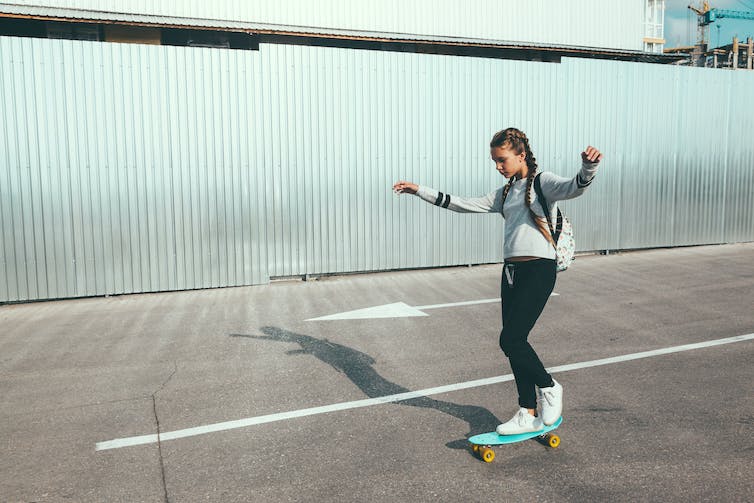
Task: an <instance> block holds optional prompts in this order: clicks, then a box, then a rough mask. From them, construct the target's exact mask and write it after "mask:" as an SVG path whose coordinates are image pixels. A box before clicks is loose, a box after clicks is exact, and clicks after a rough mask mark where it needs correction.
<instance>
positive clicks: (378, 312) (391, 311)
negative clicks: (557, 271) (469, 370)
mask: <svg viewBox="0 0 754 503" xmlns="http://www.w3.org/2000/svg"><path fill="white" fill-rule="evenodd" d="M555 295H559V294H557V293H553V294H552V296H555ZM492 302H500V298H497V299H482V300H468V301H465V302H451V303H450V304H432V305H429V306H415V307H414V306H409V305H408V304H406V303H404V302H396V303H394V304H385V305H382V306H374V307H366V308H364V309H357V310H355V311H346V312H345V313H337V314H330V315H328V316H322V317H320V318H309V319H308V320H306V321H329V320H369V319H377V318H411V317H416V316H429V315H428V314H427V313H424V312H423V311H426V310H428V309H439V308H442V307H457V306H472V305H474V304H489V303H492Z"/></svg>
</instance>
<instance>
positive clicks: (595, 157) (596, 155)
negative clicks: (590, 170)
mask: <svg viewBox="0 0 754 503" xmlns="http://www.w3.org/2000/svg"><path fill="white" fill-rule="evenodd" d="M581 160H582V161H584V162H588V163H589V164H597V163H598V162H600V161H601V160H602V154H601V153H600V151H599V150H597V149H596V148H594V147H592V146H589V147H587V148H586V150H584V151H583V152H582V153H581Z"/></svg>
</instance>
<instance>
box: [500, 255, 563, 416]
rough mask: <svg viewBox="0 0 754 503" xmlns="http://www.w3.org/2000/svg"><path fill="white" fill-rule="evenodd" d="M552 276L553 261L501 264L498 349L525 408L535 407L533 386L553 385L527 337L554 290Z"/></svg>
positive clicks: (519, 399) (544, 386)
mask: <svg viewBox="0 0 754 503" xmlns="http://www.w3.org/2000/svg"><path fill="white" fill-rule="evenodd" d="M555 275H556V264H555V261H554V260H549V259H537V260H530V261H526V262H506V263H505V264H504V265H503V278H502V285H501V287H500V296H501V297H502V301H503V330H502V331H501V332H500V348H501V349H502V350H503V352H504V353H505V355H506V356H507V357H508V360H509V361H510V364H511V369H512V370H513V375H514V377H515V378H516V387H517V388H518V404H519V406H521V407H524V408H527V409H536V408H537V395H536V390H535V388H534V387H535V386H539V387H540V388H546V387H549V386H552V385H553V382H552V377H551V376H550V374H548V373H547V371H546V370H545V368H544V366H543V365H542V362H541V361H540V360H539V357H538V356H537V353H535V352H534V349H533V348H532V347H531V345H530V344H529V341H528V338H529V332H530V331H531V329H532V328H533V327H534V323H536V321H537V318H539V315H540V314H541V313H542V310H543V309H544V308H545V304H547V301H548V299H549V298H550V294H551V293H552V290H553V288H554V287H555Z"/></svg>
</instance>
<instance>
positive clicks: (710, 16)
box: [704, 9, 754, 24]
mask: <svg viewBox="0 0 754 503" xmlns="http://www.w3.org/2000/svg"><path fill="white" fill-rule="evenodd" d="M726 17H727V18H729V19H751V20H754V12H748V11H743V10H728V9H710V10H709V11H708V12H706V13H705V14H704V22H705V24H711V23H714V22H715V19H722V18H726Z"/></svg>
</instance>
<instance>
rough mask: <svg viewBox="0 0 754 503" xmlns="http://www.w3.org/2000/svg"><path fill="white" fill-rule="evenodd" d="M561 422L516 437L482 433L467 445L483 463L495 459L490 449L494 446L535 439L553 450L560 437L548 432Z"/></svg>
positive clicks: (557, 444)
mask: <svg viewBox="0 0 754 503" xmlns="http://www.w3.org/2000/svg"><path fill="white" fill-rule="evenodd" d="M562 422H563V418H562V417H559V418H558V420H557V421H555V424H553V425H551V426H545V427H544V428H542V429H541V430H538V431H532V432H530V433H518V434H516V435H498V434H497V433H496V432H494V431H492V432H490V433H482V434H481V435H474V436H473V437H471V438H470V439H469V443H470V444H471V450H472V451H474V453H475V454H477V455H478V456H479V457H480V458H481V459H482V461H484V462H485V463H492V460H493V459H495V451H493V450H492V447H493V446H495V445H503V444H515V443H516V442H523V441H524V440H529V439H530V438H535V437H537V438H538V440H540V441H542V442H544V443H546V444H547V445H549V446H550V447H552V448H553V449H555V448H557V447H558V446H559V445H560V437H559V436H557V435H555V434H554V433H550V432H551V431H552V430H554V429H555V428H557V427H558V426H560V423H562Z"/></svg>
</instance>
